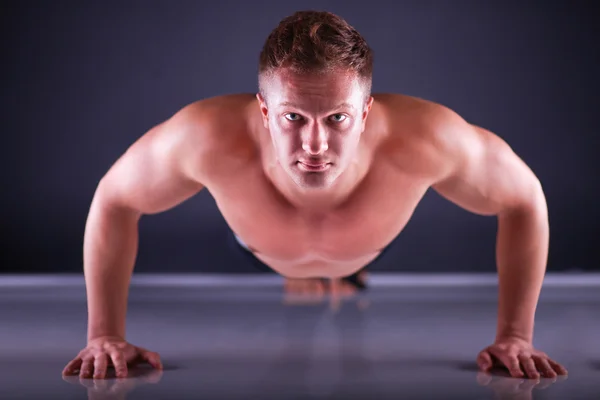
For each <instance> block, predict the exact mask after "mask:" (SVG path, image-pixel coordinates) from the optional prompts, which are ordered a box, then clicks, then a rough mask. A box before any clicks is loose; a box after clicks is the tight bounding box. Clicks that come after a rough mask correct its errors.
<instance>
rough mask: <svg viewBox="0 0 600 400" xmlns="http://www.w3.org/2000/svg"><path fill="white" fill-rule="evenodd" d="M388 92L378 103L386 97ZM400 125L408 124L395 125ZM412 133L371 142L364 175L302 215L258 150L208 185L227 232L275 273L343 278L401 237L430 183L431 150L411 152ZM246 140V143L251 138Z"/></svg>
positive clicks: (369, 126) (379, 115) (415, 144)
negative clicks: (397, 150) (341, 195)
mask: <svg viewBox="0 0 600 400" xmlns="http://www.w3.org/2000/svg"><path fill="white" fill-rule="evenodd" d="M386 96H387V95H386ZM386 96H382V97H381V99H380V100H379V104H378V103H376V105H377V107H380V104H381V103H383V102H385V101H388V100H389V99H388V98H387V97H386ZM374 97H375V99H376V101H377V100H378V98H377V96H374ZM248 101H250V102H252V99H249V100H248ZM384 108H385V107H381V108H380V109H378V110H377V109H375V106H374V108H373V111H372V113H371V115H370V116H369V118H384V115H383V114H382V113H385V111H384V110H383V109H384ZM258 111H259V110H258V106H256V112H257V113H258ZM377 122H378V121H374V123H372V124H367V127H366V130H368V129H378V128H380V127H382V125H381V124H379V123H377ZM251 126H256V125H251ZM404 128H406V129H408V128H409V127H408V126H396V127H394V129H399V130H402V129H404ZM365 132H366V131H365ZM411 134H412V133H411V132H406V133H403V134H402V135H404V136H405V137H404V138H401V139H400V140H394V139H389V138H384V139H383V140H386V141H389V140H392V142H389V143H387V144H384V145H382V146H374V147H373V149H372V152H374V153H373V154H370V155H371V156H372V157H370V160H372V161H370V165H369V167H368V170H367V171H366V173H365V174H364V178H363V179H362V180H361V181H360V183H359V184H358V185H357V186H356V187H355V188H354V190H353V191H352V193H351V194H350V196H349V197H347V199H346V200H345V201H344V202H343V204H341V205H339V206H338V207H336V208H334V209H330V210H328V211H327V212H323V213H318V212H317V213H315V212H311V213H307V212H304V211H302V210H298V209H297V208H296V207H294V206H292V205H291V204H290V202H288V201H287V200H286V199H285V197H284V196H282V195H281V193H280V192H278V191H277V189H276V188H275V186H274V185H273V184H272V182H271V181H270V180H269V179H268V177H267V174H266V173H265V170H264V168H263V163H262V162H261V158H260V155H259V154H258V153H256V154H257V156H256V157H252V156H251V157H248V160H247V162H246V163H244V166H243V167H241V168H236V171H235V172H232V173H228V174H219V175H218V176H215V177H213V179H211V180H210V182H207V185H206V188H207V189H208V190H209V191H210V193H211V195H212V196H213V198H214V199H215V201H216V204H217V206H218V208H219V210H220V212H221V213H222V215H223V217H224V219H225V220H226V222H227V223H228V224H229V226H230V228H231V229H232V230H233V232H234V233H235V234H236V235H237V236H238V237H239V238H240V239H241V240H243V242H244V243H245V244H246V245H247V246H248V247H249V248H250V250H251V251H253V253H254V254H255V256H256V257H257V258H259V259H260V260H261V261H262V262H264V263H265V264H266V265H268V266H270V267H271V268H272V269H274V270H275V271H277V272H278V273H280V274H281V275H283V276H286V277H289V278H308V277H331V278H335V277H343V276H347V275H350V274H352V273H354V272H356V271H358V270H360V269H361V268H363V267H364V266H365V265H367V264H368V263H370V262H371V261H372V260H373V259H375V258H376V257H377V256H378V255H379V253H380V252H381V250H382V249H383V248H385V247H386V246H387V245H388V244H389V243H390V242H391V241H392V240H393V239H394V238H395V237H396V236H398V235H399V234H400V232H401V231H402V229H403V228H404V227H405V225H406V224H407V222H408V221H409V219H410V217H411V216H412V214H413V212H414V210H415V208H416V207H417V205H418V203H419V201H420V200H421V198H422V197H423V195H424V194H425V193H426V191H427V190H428V188H429V187H430V184H431V175H432V173H431V172H430V171H429V170H430V169H431V166H430V164H428V163H427V157H428V154H429V153H430V152H429V151H428V150H429V149H428V148H427V146H425V148H424V150H423V152H422V154H419V153H418V152H417V153H415V149H420V148H423V146H422V145H420V144H418V142H419V140H420V139H415V140H411V139H410V135H411ZM391 135H392V136H394V135H397V134H395V133H394V132H392V133H391ZM243 137H246V135H244V134H243V133H242V134H241V136H240V137H238V138H237V139H236V143H237V144H236V145H237V146H239V143H240V138H243ZM250 137H251V135H248V136H247V138H248V139H247V140H248V146H252V143H253V142H252V140H251V139H250ZM407 138H408V139H407ZM390 146H397V147H398V146H399V147H403V148H405V149H406V150H405V151H406V152H407V157H406V160H405V161H400V162H397V159H391V158H390V157H388V156H387V154H386V151H387V149H389V148H390ZM250 154H254V153H250ZM400 159H401V158H400ZM403 165H404V166H405V167H406V168H404V167H403Z"/></svg>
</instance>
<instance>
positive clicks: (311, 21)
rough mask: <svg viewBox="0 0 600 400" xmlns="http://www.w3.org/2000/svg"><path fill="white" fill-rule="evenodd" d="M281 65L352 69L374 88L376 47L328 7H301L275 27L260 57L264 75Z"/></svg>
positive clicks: (260, 70)
mask: <svg viewBox="0 0 600 400" xmlns="http://www.w3.org/2000/svg"><path fill="white" fill-rule="evenodd" d="M279 68H284V69H289V70H291V71H292V72H295V73H300V74H304V73H321V72H327V71H331V70H335V69H342V70H346V71H352V72H355V73H357V74H358V76H359V77H360V78H362V79H364V81H365V83H366V84H367V85H368V87H367V89H368V90H367V92H370V90H371V81H372V74H373V51H372V49H371V48H370V47H369V45H368V44H367V42H366V40H365V39H364V38H363V37H362V35H361V34H360V33H358V31H357V30H356V29H354V28H353V27H352V26H351V25H350V24H348V23H347V22H346V21H345V20H344V19H343V18H341V17H339V16H337V15H335V14H333V13H331V12H327V11H311V10H309V11H297V12H295V13H294V14H292V15H290V16H288V17H286V18H284V19H282V20H281V22H280V23H279V25H277V27H275V29H273V31H271V33H270V34H269V36H268V37H267V40H266V41H265V44H264V46H263V48H262V51H261V53H260V58H259V67H258V73H259V85H260V77H262V76H264V75H266V74H269V73H271V72H273V71H275V70H277V69H279Z"/></svg>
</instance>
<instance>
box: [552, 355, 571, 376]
mask: <svg viewBox="0 0 600 400" xmlns="http://www.w3.org/2000/svg"><path fill="white" fill-rule="evenodd" d="M548 363H549V364H550V366H551V367H552V368H553V369H554V371H556V373H557V374H558V375H568V374H569V371H567V369H566V368H565V367H563V366H562V365H560V364H559V363H557V362H556V361H554V360H551V359H550V358H548Z"/></svg>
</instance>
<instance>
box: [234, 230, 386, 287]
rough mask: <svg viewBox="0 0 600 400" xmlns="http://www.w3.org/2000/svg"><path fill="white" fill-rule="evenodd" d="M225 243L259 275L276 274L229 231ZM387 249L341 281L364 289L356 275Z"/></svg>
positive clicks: (379, 257) (381, 255) (375, 260)
mask: <svg viewBox="0 0 600 400" xmlns="http://www.w3.org/2000/svg"><path fill="white" fill-rule="evenodd" d="M227 242H228V245H229V247H230V248H231V249H232V250H233V252H234V253H235V256H236V258H237V259H238V260H239V261H240V262H244V263H248V264H250V265H252V266H253V267H254V269H255V270H257V271H258V272H261V273H277V272H276V271H274V270H273V269H272V268H271V267H269V266H268V265H266V264H265V263H263V262H262V261H261V260H259V259H258V258H257V257H256V256H255V255H254V254H253V253H252V252H251V251H250V250H248V249H246V248H245V247H244V246H242V245H241V244H240V243H239V242H238V241H237V239H236V237H235V234H234V233H233V232H232V231H231V230H230V231H229V233H228V235H227ZM389 248H390V246H388V247H386V248H385V249H383V250H382V251H381V253H379V255H378V256H377V257H376V258H375V259H374V260H373V261H371V262H370V263H369V264H367V265H366V266H364V267H363V268H362V269H361V270H359V271H358V272H355V273H353V274H352V275H349V276H346V277H344V278H342V279H343V280H345V281H347V282H349V283H351V284H353V285H354V286H356V287H357V288H358V289H360V290H364V289H366V285H365V284H364V283H363V282H361V281H360V280H359V279H358V274H359V273H360V272H361V271H364V270H367V269H368V268H369V267H371V266H372V265H373V264H374V263H376V262H377V261H378V260H379V259H381V257H383V255H384V254H385V253H386V252H387V251H388V249H389Z"/></svg>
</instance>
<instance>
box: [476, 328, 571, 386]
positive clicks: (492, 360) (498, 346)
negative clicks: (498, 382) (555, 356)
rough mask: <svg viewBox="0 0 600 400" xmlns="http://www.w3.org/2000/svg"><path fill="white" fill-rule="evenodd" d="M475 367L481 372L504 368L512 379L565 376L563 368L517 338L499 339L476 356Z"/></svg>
mask: <svg viewBox="0 0 600 400" xmlns="http://www.w3.org/2000/svg"><path fill="white" fill-rule="evenodd" d="M477 365H478V366H479V368H480V369H481V370H483V371H489V370H490V369H492V368H494V367H505V368H507V369H508V372H509V373H510V375H511V376H512V377H514V378H526V377H528V378H531V379H538V378H540V376H543V377H546V378H555V377H556V376H558V375H567V370H566V369H565V367H563V366H562V365H560V364H559V363H557V362H556V361H554V360H552V359H550V357H548V355H547V354H546V353H544V352H541V351H538V350H536V349H534V348H533V346H532V345H531V343H529V342H527V341H525V340H522V339H519V338H499V339H497V340H496V342H495V343H494V344H493V345H491V346H488V347H486V348H485V349H483V350H482V351H481V352H480V353H479V355H478V356H477Z"/></svg>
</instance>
